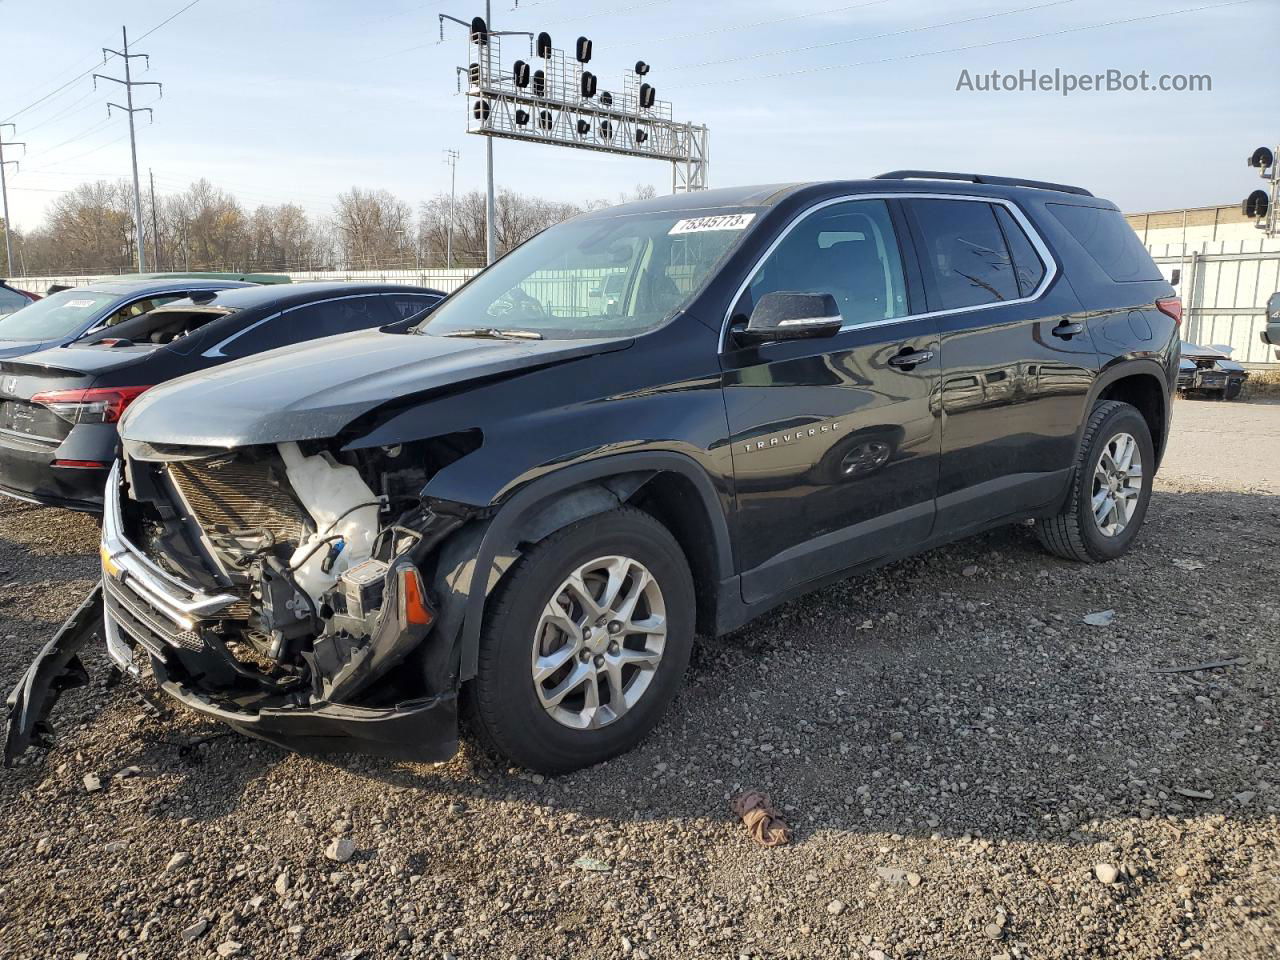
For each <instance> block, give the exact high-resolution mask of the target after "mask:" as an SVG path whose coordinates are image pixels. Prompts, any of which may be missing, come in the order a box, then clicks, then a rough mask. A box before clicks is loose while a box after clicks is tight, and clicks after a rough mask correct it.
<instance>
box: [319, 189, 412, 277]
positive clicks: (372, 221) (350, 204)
mask: <svg viewBox="0 0 1280 960" xmlns="http://www.w3.org/2000/svg"><path fill="white" fill-rule="evenodd" d="M333 209H334V216H333V220H334V223H333V225H334V231H335V239H336V240H337V243H338V247H339V250H340V252H341V254H342V258H343V259H344V260H345V261H346V263H347V266H348V267H354V268H357V269H359V268H368V267H379V266H388V265H390V264H394V263H403V261H404V260H405V258H406V250H408V251H411V250H412V247H411V246H410V243H411V241H410V236H409V232H410V226H411V223H412V220H413V210H412V209H411V208H410V207H409V205H408V204H407V203H405V202H404V201H403V200H400V199H399V198H397V197H395V196H393V195H392V194H391V193H390V192H389V191H387V190H362V189H360V188H359V187H352V188H351V189H350V190H349V191H348V192H346V193H340V194H338V201H337V203H336V204H334V208H333ZM407 256H408V257H410V258H411V257H412V252H409V253H408V254H407Z"/></svg>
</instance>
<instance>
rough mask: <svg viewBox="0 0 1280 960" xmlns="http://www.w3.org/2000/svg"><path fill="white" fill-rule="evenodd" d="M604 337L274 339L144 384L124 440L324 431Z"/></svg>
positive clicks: (238, 443) (371, 334)
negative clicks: (262, 349) (276, 343)
mask: <svg viewBox="0 0 1280 960" xmlns="http://www.w3.org/2000/svg"><path fill="white" fill-rule="evenodd" d="M630 343H631V340H630V338H623V339H609V340H487V339H480V338H474V337H433V336H425V335H420V334H396V333H383V332H381V331H378V330H368V331H364V332H361V333H353V334H342V335H339V336H335V337H326V338H325V339H323V340H313V341H311V342H310V343H304V344H301V345H299V346H293V347H282V348H281V349H279V350H272V351H270V352H268V353H264V354H260V355H258V356H256V357H249V358H247V359H245V360H239V361H236V362H235V363H231V364H227V365H225V366H222V367H219V368H217V369H215V370H209V371H204V372H201V373H193V374H190V375H188V376H185V377H180V378H179V379H177V380H172V381H170V382H169V383H165V384H162V385H161V386H158V387H154V388H152V389H151V390H149V391H147V392H146V393H145V394H144V395H143V396H142V397H141V398H140V399H138V400H137V401H135V402H134V404H133V405H132V406H131V407H130V408H129V411H128V413H126V414H125V417H124V419H122V420H121V422H120V434H121V436H123V437H124V438H125V439H126V440H131V441H135V442H141V443H148V444H176V445H182V446H208V447H242V446H251V445H253V444H260V443H281V442H284V441H287V440H314V439H319V438H322V437H331V436H334V435H335V434H337V433H338V432H339V431H340V430H341V429H342V428H343V427H345V426H346V425H347V424H348V423H350V422H351V421H352V420H354V419H355V418H356V417H359V416H360V415H362V414H364V413H367V412H369V411H370V410H373V409H375V408H376V407H379V406H381V405H382V404H384V403H386V402H387V401H389V400H394V399H396V398H398V397H404V396H408V395H411V394H415V393H422V392H425V391H429V390H437V389H440V388H442V387H449V386H454V385H457V384H461V383H465V382H466V381H469V380H477V379H480V378H484V377H492V376H496V375H501V374H506V373H514V372H516V371H519V370H524V369H529V368H531V367H539V366H545V365H547V364H552V363H562V362H564V361H566V360H573V359H576V358H579V357H587V356H591V355H593V354H598V353H605V352H608V351H612V350H620V349H623V348H624V347H627V346H629V345H630Z"/></svg>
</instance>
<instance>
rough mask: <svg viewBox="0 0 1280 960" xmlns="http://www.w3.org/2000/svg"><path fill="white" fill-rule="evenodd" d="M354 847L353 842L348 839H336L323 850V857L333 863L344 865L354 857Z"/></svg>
mask: <svg viewBox="0 0 1280 960" xmlns="http://www.w3.org/2000/svg"><path fill="white" fill-rule="evenodd" d="M355 852H356V845H355V842H354V841H353V840H351V839H350V838H348V837H338V838H336V839H334V840H331V841H330V842H329V845H328V846H327V847H325V848H324V855H325V856H326V857H328V858H329V859H330V860H332V861H333V862H334V863H346V862H347V861H348V860H350V859H351V858H352V856H354V855H355Z"/></svg>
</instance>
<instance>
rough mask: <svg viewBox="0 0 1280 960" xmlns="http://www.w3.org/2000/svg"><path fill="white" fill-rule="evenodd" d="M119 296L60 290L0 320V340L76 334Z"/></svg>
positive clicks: (59, 336)
mask: <svg viewBox="0 0 1280 960" xmlns="http://www.w3.org/2000/svg"><path fill="white" fill-rule="evenodd" d="M119 299H120V294H118V293H94V292H93V291H91V290H63V291H60V292H59V293H55V294H53V295H52V296H48V297H45V298H44V299H43V300H37V301H36V302H35V303H33V304H31V305H30V306H26V307H23V308H22V309H21V310H17V311H15V312H14V313H11V314H9V315H8V316H7V317H3V318H0V340H58V339H61V338H62V337H69V336H71V335H72V334H73V333H79V332H80V329H81V328H82V327H83V326H84V325H85V323H87V322H88V321H89V320H91V319H93V318H94V317H95V316H97V315H98V314H99V313H100V312H101V311H102V310H103V309H105V308H106V307H108V306H110V305H111V304H113V303H115V302H116V301H117V300H119Z"/></svg>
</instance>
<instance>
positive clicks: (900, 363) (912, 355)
mask: <svg viewBox="0 0 1280 960" xmlns="http://www.w3.org/2000/svg"><path fill="white" fill-rule="evenodd" d="M932 359H933V351H932V350H908V351H904V352H903V353H899V354H896V355H894V356H892V357H890V358H889V366H891V367H898V368H899V369H900V370H910V369H911V368H912V367H915V366H917V365H919V364H921V363H928V362H929V361H930V360H932Z"/></svg>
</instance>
